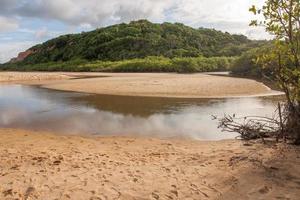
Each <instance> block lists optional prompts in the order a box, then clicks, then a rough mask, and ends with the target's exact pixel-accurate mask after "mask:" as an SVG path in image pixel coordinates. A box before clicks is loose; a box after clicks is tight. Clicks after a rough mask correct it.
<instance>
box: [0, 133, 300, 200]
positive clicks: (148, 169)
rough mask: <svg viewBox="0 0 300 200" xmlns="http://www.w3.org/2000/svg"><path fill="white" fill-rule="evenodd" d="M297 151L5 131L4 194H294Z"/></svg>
mask: <svg viewBox="0 0 300 200" xmlns="http://www.w3.org/2000/svg"><path fill="white" fill-rule="evenodd" d="M299 151H300V149H299V147H292V146H284V145H275V146H268V145H266V146H264V145H262V144H260V143H256V144H251V145H247V146H245V145H244V144H243V143H242V142H241V141H236V140H224V141H218V142H207V141H206V142H201V141H194V140H184V139H170V140H161V139H153V138H146V137H143V138H139V137H80V136H62V135H55V134H52V133H41V132H39V133H38V132H30V131H25V130H12V129H0V157H1V159H0V166H1V167H0V176H1V178H0V199H78V200H81V199H114V198H119V199H228V200H229V199H297V198H298V197H299V195H300V176H299V174H300V157H299Z"/></svg>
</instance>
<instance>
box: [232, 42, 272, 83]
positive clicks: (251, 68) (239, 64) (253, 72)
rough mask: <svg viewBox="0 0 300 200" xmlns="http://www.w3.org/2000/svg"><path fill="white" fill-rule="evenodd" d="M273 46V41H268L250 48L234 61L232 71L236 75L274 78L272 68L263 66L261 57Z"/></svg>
mask: <svg viewBox="0 0 300 200" xmlns="http://www.w3.org/2000/svg"><path fill="white" fill-rule="evenodd" d="M272 48H274V47H273V45H272V43H270V42H269V43H266V44H265V45H263V46H261V47H259V48H253V49H250V50H248V51H246V52H244V53H242V55H241V56H239V57H238V58H237V59H235V61H234V62H232V66H231V69H230V70H231V71H232V73H233V74H235V75H239V76H247V77H254V78H263V77H268V79H272V78H274V74H273V72H272V70H271V69H270V68H266V67H264V66H263V63H262V62H261V59H260V58H261V57H263V55H264V54H266V53H267V52H269V51H270V50H271V49H272Z"/></svg>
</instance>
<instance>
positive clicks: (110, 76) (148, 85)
mask: <svg viewBox="0 0 300 200" xmlns="http://www.w3.org/2000/svg"><path fill="white" fill-rule="evenodd" d="M97 76H99V77H98V78H97ZM86 77H93V78H86ZM74 78H75V79H74ZM0 82H2V83H4V82H6V83H7V82H8V83H9V82H14V83H15V82H20V83H23V84H39V85H42V87H45V88H49V89H56V90H64V91H76V92H84V93H94V94H107V95H124V96H150V97H181V98H224V97H239V96H260V95H271V94H274V91H272V90H270V89H269V88H268V87H267V86H265V85H264V84H262V83H260V82H257V81H255V80H250V79H244V78H234V77H226V76H217V75H208V74H172V73H59V72H55V73H31V72H29V73H18V72H1V73H0Z"/></svg>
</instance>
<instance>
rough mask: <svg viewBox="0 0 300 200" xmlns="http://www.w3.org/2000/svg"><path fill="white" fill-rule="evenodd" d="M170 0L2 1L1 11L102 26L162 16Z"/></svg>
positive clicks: (161, 17) (70, 23)
mask: <svg viewBox="0 0 300 200" xmlns="http://www.w3.org/2000/svg"><path fill="white" fill-rule="evenodd" d="M172 2H173V1H172V0H135V1H132V0H122V1H119V0H101V1H99V0H89V1H82V0H51V1H49V0H30V1H29V0H23V1H22V3H20V2H18V1H15V0H12V1H9V0H1V2H0V3H1V8H0V12H1V14H4V15H7V16H12V17H16V16H21V17H33V18H39V19H46V20H58V21H62V22H64V23H66V24H69V25H82V24H90V25H93V26H101V25H105V24H111V23H116V22H121V21H122V22H124V21H130V20H134V19H140V18H149V19H153V20H158V19H163V17H164V11H165V10H166V9H167V8H169V7H170V6H171V5H172V4H173V3H172Z"/></svg>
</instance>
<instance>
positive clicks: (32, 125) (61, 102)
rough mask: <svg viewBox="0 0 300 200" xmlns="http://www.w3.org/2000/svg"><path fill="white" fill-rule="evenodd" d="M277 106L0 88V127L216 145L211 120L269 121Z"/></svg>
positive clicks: (241, 101) (257, 100)
mask: <svg viewBox="0 0 300 200" xmlns="http://www.w3.org/2000/svg"><path fill="white" fill-rule="evenodd" d="M276 102H277V100H272V99H270V98H239V99H226V100H224V99H223V100H217V99H214V100H201V99H171V98H146V97H120V96H109V95H86V94H79V93H71V92H60V91H53V90H47V89H42V88H38V87H31V86H21V85H2V86H0V127H9V128H26V129H34V130H45V131H55V132H61V133H67V134H100V135H147V136H158V137H191V138H195V139H209V140H218V139H226V138H233V137H234V136H235V135H234V134H229V133H220V130H218V129H217V124H216V122H215V121H212V120H211V115H219V116H220V115H223V114H224V113H229V114H230V113H236V114H240V115H265V116H268V115H271V114H272V113H273V111H274V107H275V105H276Z"/></svg>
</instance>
